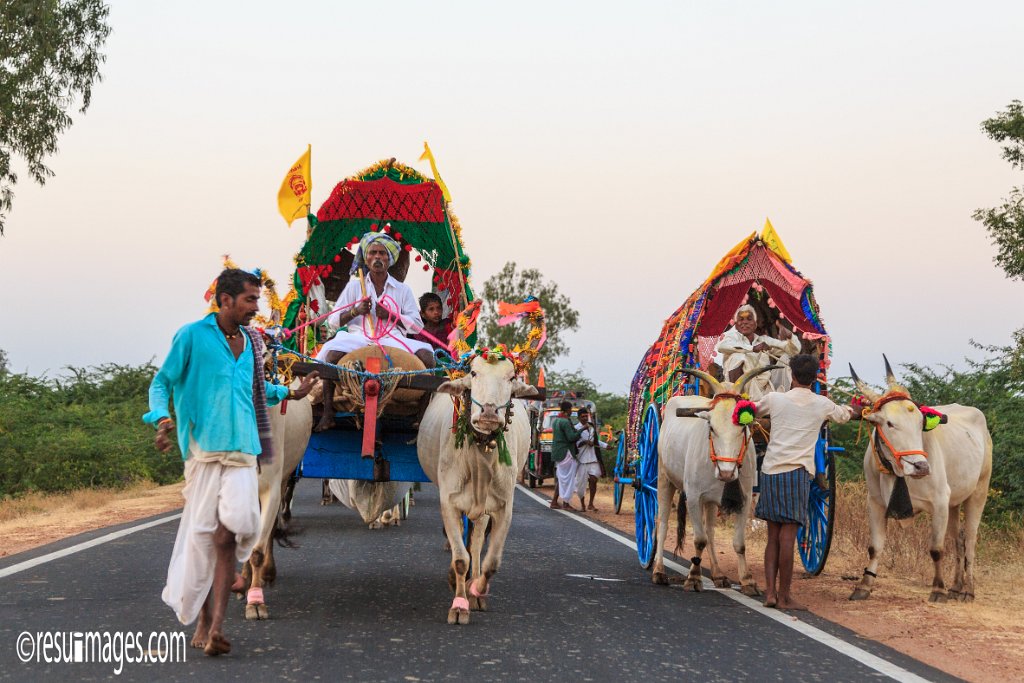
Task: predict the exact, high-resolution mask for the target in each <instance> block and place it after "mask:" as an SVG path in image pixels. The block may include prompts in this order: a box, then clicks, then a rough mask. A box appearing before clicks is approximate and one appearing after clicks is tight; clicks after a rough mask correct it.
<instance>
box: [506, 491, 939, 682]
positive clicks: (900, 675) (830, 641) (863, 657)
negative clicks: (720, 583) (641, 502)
mask: <svg viewBox="0 0 1024 683" xmlns="http://www.w3.org/2000/svg"><path fill="white" fill-rule="evenodd" d="M516 488H518V489H519V490H520V491H522V492H523V493H525V494H526V495H527V496H529V497H530V498H533V499H534V500H535V501H537V502H538V503H540V504H541V505H543V506H544V507H545V508H548V509H550V508H549V501H547V500H545V499H544V498H541V497H540V496H538V495H537V494H536V493H534V492H533V491H531V490H530V489H528V488H526V487H525V486H523V485H522V484H516ZM551 512H559V513H561V514H563V515H565V516H566V517H568V518H569V519H572V520H575V521H577V522H579V523H580V524H582V525H583V526H586V527H589V528H591V529H593V530H594V531H597V532H599V533H602V534H604V535H605V536H607V537H608V538H611V539H614V540H616V541H618V542H619V543H621V544H622V545H624V546H627V547H629V548H632V549H633V550H634V551H635V550H636V543H634V542H633V541H631V540H630V539H629V538H627V537H626V536H623V535H621V534H620V533H617V532H614V531H610V530H608V529H606V528H604V527H603V526H601V525H599V524H596V523H595V522H592V521H591V520H589V519H587V518H586V517H581V516H579V515H574V514H571V513H569V512H567V511H565V510H551ZM659 552H661V551H659ZM665 566H666V567H669V568H670V569H672V570H673V571H676V572H678V573H680V574H684V575H685V574H688V573H689V572H690V570H689V568H688V567H684V566H683V565H681V564H679V563H678V562H675V561H673V560H670V559H668V558H665ZM652 585H653V584H652ZM704 589H705V590H713V591H716V592H717V593H719V594H721V595H724V596H725V597H727V598H729V599H730V600H734V601H736V602H738V603H740V604H741V605H743V606H744V607H747V608H749V609H751V610H753V611H754V612H757V613H758V614H761V615H763V616H765V617H768V618H769V619H774V620H775V621H777V622H779V623H780V624H782V625H783V626H786V627H787V628H791V629H793V630H794V631H796V632H798V633H800V634H802V635H804V636H807V637H808V638H810V639H811V640H815V641H817V642H819V643H821V644H822V645H824V646H826V647H829V648H832V649H833V650H835V651H836V652H839V653H840V654H844V655H846V656H847V657H849V658H851V659H854V660H856V661H858V662H860V663H861V664H863V665H864V666H866V667H868V668H871V669H874V670H875V671H877V672H879V673H881V674H885V675H886V676H888V677H890V678H892V679H894V680H897V681H901V682H905V683H927V681H928V679H927V678H922V677H921V676H918V675H917V674H915V673H913V672H910V671H907V670H906V669H904V668H902V667H900V666H897V665H896V664H893V663H892V662H889V661H887V660H885V659H882V658H881V657H879V656H877V655H873V654H871V653H870V652H868V651H867V650H862V649H861V648H859V647H857V646H856V645H853V644H852V643H848V642H846V641H845V640H842V639H841V638H837V637H836V636H834V635H832V634H831V633H826V632H825V631H822V630H821V629H820V628H817V627H816V626H811V625H810V624H808V623H807V622H804V621H799V620H798V619H794V618H793V617H791V616H789V615H788V614H786V613H785V612H782V611H779V610H777V609H771V608H768V607H765V606H764V605H762V604H761V603H760V602H758V601H757V600H753V599H751V598H749V597H747V596H746V595H743V594H742V593H740V592H738V591H735V590H733V589H731V588H730V589H727V590H718V589H717V588H715V586H714V584H713V583H711V581H710V580H709V579H708V578H707V577H706V576H705V577H704Z"/></svg>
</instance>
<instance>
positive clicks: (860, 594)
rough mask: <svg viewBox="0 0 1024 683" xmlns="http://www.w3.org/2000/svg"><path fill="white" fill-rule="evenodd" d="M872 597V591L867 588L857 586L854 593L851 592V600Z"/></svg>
mask: <svg viewBox="0 0 1024 683" xmlns="http://www.w3.org/2000/svg"><path fill="white" fill-rule="evenodd" d="M869 597H871V591H869V590H868V589H867V588H855V589H854V590H853V593H850V599H851V600H867V599H868V598H869Z"/></svg>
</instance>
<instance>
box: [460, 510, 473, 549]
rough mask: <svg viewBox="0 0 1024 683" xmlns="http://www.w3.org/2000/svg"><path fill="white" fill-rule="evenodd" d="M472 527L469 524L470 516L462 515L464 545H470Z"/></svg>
mask: <svg viewBox="0 0 1024 683" xmlns="http://www.w3.org/2000/svg"><path fill="white" fill-rule="evenodd" d="M471 528H472V527H471V526H470V524H469V517H467V516H466V515H462V545H464V546H466V547H467V548H468V547H469V530H470V529H471Z"/></svg>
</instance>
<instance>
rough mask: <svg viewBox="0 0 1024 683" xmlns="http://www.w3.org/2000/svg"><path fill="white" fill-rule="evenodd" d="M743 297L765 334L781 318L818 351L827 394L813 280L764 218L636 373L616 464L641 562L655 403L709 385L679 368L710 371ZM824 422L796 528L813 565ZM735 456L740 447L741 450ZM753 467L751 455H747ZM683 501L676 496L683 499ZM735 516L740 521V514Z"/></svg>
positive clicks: (826, 515) (822, 553)
mask: <svg viewBox="0 0 1024 683" xmlns="http://www.w3.org/2000/svg"><path fill="white" fill-rule="evenodd" d="M744 303H749V304H751V305H752V306H754V308H755V309H756V310H757V312H758V321H759V323H760V325H761V326H762V329H763V330H764V331H765V332H766V333H767V334H769V335H770V336H777V335H772V332H773V331H775V330H778V328H779V327H782V326H785V327H786V328H787V329H789V330H791V331H792V332H793V333H794V334H795V335H796V337H797V338H798V339H800V341H801V345H802V351H803V352H805V353H814V354H818V355H819V356H820V359H821V363H820V369H819V374H818V382H817V383H816V386H815V390H816V391H817V392H818V393H821V394H825V395H827V393H828V385H827V384H826V375H827V371H828V368H829V364H830V359H829V356H830V346H831V344H830V339H829V336H828V333H827V332H826V330H825V326H824V323H823V322H822V320H821V317H820V315H819V313H818V305H817V302H816V301H815V299H814V293H813V289H812V286H811V282H810V280H808V279H806V278H805V277H804V276H803V275H801V273H800V272H799V271H797V270H796V269H795V268H794V267H793V266H792V265H791V262H790V257H789V254H788V253H787V252H786V250H785V247H783V246H782V243H781V241H780V240H779V239H778V236H777V235H776V234H775V232H774V230H773V229H772V228H771V225H770V224H766V227H765V231H764V232H763V233H762V235H761V236H758V235H757V233H752V234H751V235H750V236H749V237H748V238H746V239H744V240H743V241H742V242H740V243H739V244H737V245H736V246H735V247H734V248H733V249H732V250H731V251H730V252H729V253H728V254H726V256H725V257H724V258H722V260H721V261H720V262H719V263H718V265H717V266H715V268H714V270H713V271H712V273H711V275H710V276H709V277H708V278H707V279H706V280H705V281H704V283H703V284H701V286H700V287H698V288H697V289H696V290H695V291H694V292H693V293H692V294H691V295H690V296H689V298H687V299H686V301H685V302H684V303H683V305H682V306H680V307H679V308H678V309H676V311H675V312H673V313H672V315H671V316H669V318H668V319H667V320H666V321H665V324H664V326H663V327H662V330H661V334H660V335H659V336H658V339H657V341H655V343H654V344H652V345H651V347H650V348H649V349H648V351H647V353H646V354H645V355H644V358H643V361H642V362H641V363H640V366H639V368H638V369H637V371H636V374H635V376H634V378H633V382H632V385H631V388H630V396H629V416H628V421H627V426H626V429H625V433H624V435H623V436H622V438H620V439H619V451H618V458H617V462H616V467H615V482H616V491H615V495H616V503H615V504H616V509H618V506H619V505H621V499H622V495H623V492H624V487H625V486H626V485H630V484H631V485H632V487H633V489H634V514H635V517H636V544H637V554H638V557H639V560H640V564H641V565H642V566H643V567H644V568H645V569H646V568H649V567H650V566H651V564H652V562H653V561H654V558H655V555H656V553H657V552H658V551H659V550H660V549H659V548H657V547H656V545H657V542H656V539H657V532H656V524H657V518H658V436H659V431H660V427H661V424H662V421H663V419H665V416H664V415H663V414H662V411H663V409H664V407H665V404H666V403H667V402H668V400H669V399H670V398H672V397H673V396H680V395H689V394H694V395H696V394H702V393H703V395H707V396H710V393H708V388H709V387H707V386H702V384H705V385H706V384H707V383H706V382H703V381H702V380H701V379H699V378H698V377H695V376H691V375H689V374H688V373H685V372H683V368H696V369H698V370H703V371H705V372H708V373H709V374H711V375H714V374H715V372H716V371H717V369H716V368H715V367H713V365H714V360H715V359H714V354H715V347H716V345H717V344H718V342H719V340H720V339H721V338H722V335H723V334H724V333H725V332H726V330H727V329H728V327H729V326H730V325H731V324H732V323H733V320H732V318H733V315H734V314H735V312H736V310H737V308H739V307H740V306H741V305H743V304H744ZM841 450H842V449H840V448H836V447H833V446H830V445H829V432H828V427H827V425H825V426H823V427H822V429H821V433H820V435H819V438H818V442H817V448H816V453H815V460H816V470H817V472H816V476H815V480H814V482H813V483H812V485H811V495H810V502H809V505H810V510H809V525H808V527H806V528H802V529H801V530H800V532H799V534H798V539H797V540H798V545H799V552H800V558H801V560H802V561H803V564H804V567H805V568H806V569H807V571H808V572H809V573H811V574H818V573H820V572H821V570H822V569H823V568H824V566H825V561H826V559H827V557H828V552H829V547H830V544H831V539H832V527H833V523H834V517H835V498H834V491H835V476H836V475H835V463H834V454H835V453H836V452H837V451H841ZM739 457H740V459H741V464H742V457H743V456H742V454H741V455H740V456H739ZM746 465H747V467H754V466H755V465H754V463H753V462H750V461H749V460H748V462H747V463H746ZM680 505H682V502H680ZM737 523H745V520H741V521H738V522H737Z"/></svg>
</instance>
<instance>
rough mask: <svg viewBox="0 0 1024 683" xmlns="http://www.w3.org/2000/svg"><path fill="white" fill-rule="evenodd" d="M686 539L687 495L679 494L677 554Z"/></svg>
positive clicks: (682, 492)
mask: <svg viewBox="0 0 1024 683" xmlns="http://www.w3.org/2000/svg"><path fill="white" fill-rule="evenodd" d="M685 538H686V493H685V492H684V491H680V492H679V505H678V506H677V507H676V554H677V555H678V554H679V549H680V548H682V547H683V539H685Z"/></svg>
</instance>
